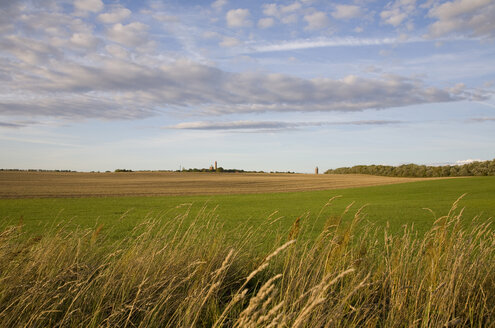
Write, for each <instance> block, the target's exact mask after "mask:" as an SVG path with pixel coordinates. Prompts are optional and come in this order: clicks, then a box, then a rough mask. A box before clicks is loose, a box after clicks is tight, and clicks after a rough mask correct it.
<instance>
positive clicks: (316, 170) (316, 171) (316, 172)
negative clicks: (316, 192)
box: [315, 166, 318, 174]
mask: <svg viewBox="0 0 495 328" xmlns="http://www.w3.org/2000/svg"><path fill="white" fill-rule="evenodd" d="M315 174H318V166H317V167H316V168H315Z"/></svg>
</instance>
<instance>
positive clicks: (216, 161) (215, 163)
mask: <svg viewBox="0 0 495 328" xmlns="http://www.w3.org/2000/svg"><path fill="white" fill-rule="evenodd" d="M216 170H217V161H215V171H216Z"/></svg>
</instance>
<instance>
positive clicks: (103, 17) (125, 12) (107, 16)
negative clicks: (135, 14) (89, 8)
mask: <svg viewBox="0 0 495 328" xmlns="http://www.w3.org/2000/svg"><path fill="white" fill-rule="evenodd" d="M131 14H132V12H131V11H130V10H129V9H127V8H125V7H122V6H118V7H115V8H113V9H112V10H111V11H110V12H106V13H103V14H99V15H98V20H99V21H100V22H103V23H106V24H115V23H120V22H122V21H123V20H124V19H126V18H127V17H129V16H130V15H131Z"/></svg>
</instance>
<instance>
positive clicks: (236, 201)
mask: <svg viewBox="0 0 495 328" xmlns="http://www.w3.org/2000/svg"><path fill="white" fill-rule="evenodd" d="M463 193H467V195H466V196H465V197H464V198H463V199H462V200H461V201H460V206H463V207H466V213H465V216H464V217H465V218H466V219H465V223H468V222H469V219H467V218H471V217H473V216H475V215H481V216H482V217H483V218H488V217H495V177H473V178H456V179H446V180H436V181H421V182H412V183H404V184H397V185H387V186H376V187H365V188H351V189H341V190H328V191H310V192H295V193H272V194H244V195H235V194H232V195H216V196H194V197H183V196H180V197H108V198H58V199H57V198H55V199H0V228H2V227H5V226H7V225H15V224H18V223H19V222H20V221H22V222H23V223H24V230H25V231H27V232H28V233H31V234H32V235H36V234H39V233H41V232H43V231H46V230H47V229H48V230H49V229H50V227H52V226H54V225H57V224H59V223H60V222H65V224H68V225H71V226H72V227H73V228H75V227H83V228H95V227H97V226H99V225H101V224H103V231H105V232H106V233H107V234H108V235H111V236H112V238H114V239H115V240H118V239H120V238H123V237H125V236H126V235H127V233H129V231H131V230H132V229H133V227H134V226H135V225H136V224H137V223H139V222H142V221H143V218H145V217H148V216H151V217H160V216H162V215H166V216H173V215H175V214H174V213H173V212H174V211H175V210H171V209H173V208H175V207H176V206H178V205H181V204H193V205H192V208H191V214H192V215H191V217H194V216H195V215H196V214H197V213H198V211H200V210H201V208H202V206H203V205H204V204H205V203H210V204H215V205H218V209H217V214H218V215H219V216H220V218H221V220H222V223H223V227H224V228H228V229H232V228H235V227H236V226H237V225H239V223H242V224H246V225H248V226H252V227H256V226H258V225H259V224H261V223H262V222H263V220H264V218H266V217H267V216H269V215H270V214H272V213H273V212H274V211H278V212H277V214H276V215H277V216H281V217H282V218H281V219H280V224H281V225H282V226H284V227H285V228H286V229H288V228H289V227H290V226H291V224H292V223H293V222H294V220H295V219H296V218H297V217H299V216H301V215H305V214H306V213H308V212H309V216H308V217H307V220H309V221H311V222H312V224H314V225H315V231H320V230H321V229H322V228H323V225H324V219H323V218H324V217H325V216H326V215H327V216H329V215H336V214H338V213H341V212H342V211H343V210H344V208H345V207H346V206H347V205H348V204H349V203H350V202H352V201H355V206H356V207H360V206H363V205H365V204H368V206H367V208H366V215H367V216H366V221H367V222H370V223H373V224H375V225H378V226H381V227H385V226H386V225H387V224H388V225H389V229H390V231H391V232H392V233H394V234H396V233H400V232H401V231H402V226H403V225H404V224H414V227H415V229H416V231H418V232H419V233H420V234H422V233H424V232H426V231H428V230H429V229H430V228H431V226H432V223H433V221H434V215H432V214H431V213H430V212H428V211H425V210H423V208H425V207H427V208H430V209H432V210H433V211H434V212H435V213H436V214H437V215H439V214H440V213H445V212H447V211H448V210H449V208H450V206H451V204H452V202H453V201H454V200H455V199H457V198H458V197H459V196H460V195H461V194H463ZM337 195H341V196H342V197H341V198H339V199H336V200H335V201H334V202H333V204H332V206H331V207H328V208H327V209H325V212H324V213H323V215H320V219H318V214H319V213H320V210H321V206H322V204H325V202H327V200H328V199H329V198H332V197H334V196H337ZM21 218H22V219H21ZM343 219H344V221H348V220H351V219H352V215H347V216H346V217H344V218H343ZM67 222H70V223H67ZM316 234H317V233H315V234H314V235H313V237H316Z"/></svg>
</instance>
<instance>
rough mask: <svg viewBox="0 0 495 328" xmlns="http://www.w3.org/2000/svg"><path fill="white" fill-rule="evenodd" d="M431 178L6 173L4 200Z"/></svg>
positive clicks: (2, 176) (1, 188) (1, 182)
mask: <svg viewBox="0 0 495 328" xmlns="http://www.w3.org/2000/svg"><path fill="white" fill-rule="evenodd" d="M419 180H425V179H424V178H421V179H420V178H394V177H379V176H370V175H330V174H320V175H314V174H268V173H266V174H263V173H185V172H121V173H113V172H112V173H81V172H77V173H76V172H25V171H1V172H0V198H46V197H107V196H166V195H167V196H168V195H214V194H231V193H232V194H243V193H271V192H292V191H309V190H328V189H341V188H352V187H363V186H375V185H385V184H394V183H403V182H411V181H419Z"/></svg>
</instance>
